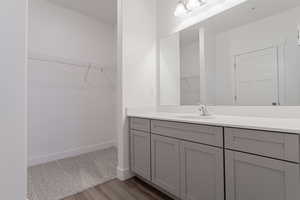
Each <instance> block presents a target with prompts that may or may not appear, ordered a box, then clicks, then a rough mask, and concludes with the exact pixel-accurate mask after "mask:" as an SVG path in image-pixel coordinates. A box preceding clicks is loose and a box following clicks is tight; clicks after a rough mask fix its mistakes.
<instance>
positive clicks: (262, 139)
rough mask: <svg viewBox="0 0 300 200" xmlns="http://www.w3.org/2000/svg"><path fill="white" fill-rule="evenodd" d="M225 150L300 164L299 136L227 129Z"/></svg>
mask: <svg viewBox="0 0 300 200" xmlns="http://www.w3.org/2000/svg"><path fill="white" fill-rule="evenodd" d="M225 148H228V149H233V150H238V151H243V152H248V153H253V154H258V155H262V156H268V157H272V158H277V159H283V160H287V161H293V162H299V136H297V135H291V134H284V133H277V132H268V131H256V130H246V129H237V128H225Z"/></svg>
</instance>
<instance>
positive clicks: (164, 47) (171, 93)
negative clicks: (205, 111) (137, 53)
mask: <svg viewBox="0 0 300 200" xmlns="http://www.w3.org/2000/svg"><path fill="white" fill-rule="evenodd" d="M199 50H200V48H199V31H198V29H191V30H185V31H182V32H180V33H178V34H174V35H172V36H170V37H167V38H164V39H162V40H161V41H160V103H161V104H162V105H195V104H197V103H199V102H200V67H199V66H200V52H199Z"/></svg>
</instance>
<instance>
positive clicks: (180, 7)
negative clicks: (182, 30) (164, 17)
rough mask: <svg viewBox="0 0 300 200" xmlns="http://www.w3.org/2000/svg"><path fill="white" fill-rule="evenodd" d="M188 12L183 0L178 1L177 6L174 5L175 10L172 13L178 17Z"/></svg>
mask: <svg viewBox="0 0 300 200" xmlns="http://www.w3.org/2000/svg"><path fill="white" fill-rule="evenodd" d="M187 12H188V10H187V8H186V6H185V4H184V3H183V1H179V2H178V4H177V6H176V9H175V12H174V15H175V16H176V17H179V16H183V15H186V14H187Z"/></svg>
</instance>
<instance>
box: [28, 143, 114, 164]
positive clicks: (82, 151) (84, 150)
mask: <svg viewBox="0 0 300 200" xmlns="http://www.w3.org/2000/svg"><path fill="white" fill-rule="evenodd" d="M116 146H117V144H116V142H113V141H111V142H106V143H102V144H96V145H90V146H85V147H81V148H77V149H71V150H68V151H64V152H60V153H55V154H50V155H46V156H39V157H33V158H31V159H29V161H28V163H29V166H34V165H39V164H43V163H47V162H51V161H55V160H60V159H64V158H68V157H74V156H78V155H81V154H85V153H89V152H93V151H98V150H101V149H107V148H110V147H116Z"/></svg>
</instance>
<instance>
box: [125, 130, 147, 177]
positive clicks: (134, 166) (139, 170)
mask: <svg viewBox="0 0 300 200" xmlns="http://www.w3.org/2000/svg"><path fill="white" fill-rule="evenodd" d="M130 146H131V149H130V153H131V170H132V171H133V172H135V173H136V174H138V175H140V176H142V177H143V178H145V179H147V180H151V166H150V159H151V158H150V133H146V132H141V131H134V130H131V132H130Z"/></svg>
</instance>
